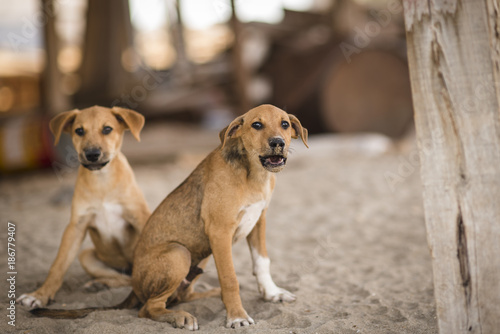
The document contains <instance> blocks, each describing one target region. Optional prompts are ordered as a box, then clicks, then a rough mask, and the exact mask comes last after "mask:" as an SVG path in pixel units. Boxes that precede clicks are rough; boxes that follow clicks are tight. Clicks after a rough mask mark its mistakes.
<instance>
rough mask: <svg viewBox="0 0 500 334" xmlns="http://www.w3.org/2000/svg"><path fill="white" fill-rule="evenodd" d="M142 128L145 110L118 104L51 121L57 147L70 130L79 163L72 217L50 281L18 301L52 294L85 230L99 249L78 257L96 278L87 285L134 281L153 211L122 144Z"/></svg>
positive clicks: (43, 301) (39, 302)
mask: <svg viewBox="0 0 500 334" xmlns="http://www.w3.org/2000/svg"><path fill="white" fill-rule="evenodd" d="M143 126H144V117H143V116H142V115H141V114H139V113H137V112H135V111H132V110H129V109H124V108H118V107H114V108H112V109H109V108H104V107H98V106H94V107H91V108H87V109H83V110H72V111H68V112H64V113H61V114H59V115H57V116H56V117H54V119H52V120H51V122H50V130H51V131H52V133H53V134H54V137H55V145H57V143H58V142H59V138H60V136H61V133H62V132H63V131H64V132H70V133H71V136H72V141H73V145H74V147H75V149H76V151H77V153H78V159H79V161H80V164H81V165H80V166H79V169H78V176H77V180H76V185H75V192H74V195H73V201H72V205H71V219H70V222H69V225H68V226H67V227H66V229H65V231H64V234H63V237H62V240H61V245H60V247H59V251H58V253H57V256H56V259H55V260H54V263H53V264H52V266H51V268H50V270H49V274H48V276H47V279H46V280H45V282H44V283H43V285H42V286H41V287H40V288H39V289H38V290H36V291H34V292H32V293H28V294H23V295H22V296H21V297H19V298H18V299H17V302H18V303H21V304H22V305H24V306H27V307H29V308H37V307H42V306H45V305H47V303H48V302H49V300H51V299H53V298H54V295H55V294H56V292H57V291H58V290H59V288H60V287H61V285H62V282H63V276H64V274H65V273H66V271H67V269H68V267H69V265H70V264H71V262H72V261H73V260H74V258H75V257H76V255H77V253H78V251H79V249H80V246H81V244H82V242H83V239H84V238H85V235H86V232H87V231H88V232H89V234H90V237H91V239H92V241H93V243H94V247H95V248H92V249H86V250H83V251H82V252H81V253H80V256H79V259H80V263H81V265H82V267H83V268H84V269H85V271H86V272H87V273H88V274H89V275H90V276H91V277H93V278H94V279H93V280H92V281H90V282H88V283H87V284H86V285H85V286H86V287H87V288H93V287H102V286H106V287H119V286H126V285H130V283H131V277H130V272H131V270H132V263H133V254H134V249H135V245H136V243H137V241H138V239H139V235H140V233H141V231H142V229H143V227H144V225H145V223H146V221H147V219H148V218H149V216H150V213H151V212H150V210H149V208H148V205H147V204H146V201H145V199H144V196H143V194H142V192H141V190H140V189H139V187H138V186H137V183H136V181H135V177H134V174H133V171H132V168H131V167H130V165H129V164H128V161H127V159H126V158H125V156H124V155H123V154H122V153H121V152H120V148H121V145H122V140H123V133H124V131H125V130H127V129H128V130H130V131H131V132H132V135H133V136H134V137H135V138H136V139H137V140H140V139H139V133H140V131H141V129H142V127H143ZM127 273H128V274H127Z"/></svg>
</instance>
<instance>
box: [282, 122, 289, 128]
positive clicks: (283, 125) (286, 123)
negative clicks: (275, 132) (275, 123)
mask: <svg viewBox="0 0 500 334" xmlns="http://www.w3.org/2000/svg"><path fill="white" fill-rule="evenodd" d="M281 127H282V128H283V129H285V130H286V129H288V128H289V127H290V123H288V122H287V121H283V122H281Z"/></svg>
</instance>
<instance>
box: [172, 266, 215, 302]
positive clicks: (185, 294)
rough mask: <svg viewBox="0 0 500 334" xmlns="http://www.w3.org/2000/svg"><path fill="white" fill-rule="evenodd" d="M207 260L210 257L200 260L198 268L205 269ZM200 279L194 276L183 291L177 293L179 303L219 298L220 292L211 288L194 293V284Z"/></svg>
mask: <svg viewBox="0 0 500 334" xmlns="http://www.w3.org/2000/svg"><path fill="white" fill-rule="evenodd" d="M209 259H210V257H207V258H205V259H203V260H201V261H200V263H199V264H198V268H200V269H205V266H206V265H207V262H208V260H209ZM200 277H201V275H198V276H196V277H195V278H194V279H193V280H192V281H191V283H190V284H189V286H188V287H187V288H186V289H185V290H183V291H179V296H178V299H179V301H180V302H189V301H192V300H196V299H201V298H208V297H217V296H218V297H220V291H221V290H220V288H213V289H210V290H208V291H204V292H195V291H194V284H195V283H196V281H197V280H198V279H199V278H200Z"/></svg>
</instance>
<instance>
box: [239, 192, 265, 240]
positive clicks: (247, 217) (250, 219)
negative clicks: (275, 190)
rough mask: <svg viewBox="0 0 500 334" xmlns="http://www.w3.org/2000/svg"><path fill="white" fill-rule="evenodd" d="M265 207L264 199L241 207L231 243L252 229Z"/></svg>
mask: <svg viewBox="0 0 500 334" xmlns="http://www.w3.org/2000/svg"><path fill="white" fill-rule="evenodd" d="M265 207H266V201H264V200H262V201H260V202H257V203H253V204H250V205H247V206H244V207H242V208H241V210H240V212H243V216H242V217H241V220H240V223H239V224H238V228H237V229H236V232H235V233H234V237H233V243H234V242H236V241H238V240H240V239H241V238H245V237H246V236H247V235H248V234H249V233H250V232H251V231H252V230H253V227H254V226H255V224H257V221H258V220H259V218H260V216H261V214H262V211H263V210H264V208H265Z"/></svg>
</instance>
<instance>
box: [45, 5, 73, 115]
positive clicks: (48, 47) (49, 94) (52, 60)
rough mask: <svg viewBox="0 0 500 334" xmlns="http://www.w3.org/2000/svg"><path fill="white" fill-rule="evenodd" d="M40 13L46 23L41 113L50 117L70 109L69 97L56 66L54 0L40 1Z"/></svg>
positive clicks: (56, 47) (56, 45)
mask: <svg viewBox="0 0 500 334" xmlns="http://www.w3.org/2000/svg"><path fill="white" fill-rule="evenodd" d="M41 10H42V15H45V20H46V24H45V25H44V26H43V37H44V51H45V65H44V68H43V72H42V75H41V92H42V94H41V96H42V98H41V104H42V108H41V109H42V113H43V114H44V115H46V116H47V117H52V116H54V115H56V114H58V113H60V112H63V111H67V110H69V109H70V102H69V97H68V96H67V95H66V94H64V93H63V92H62V79H63V78H62V73H61V71H60V70H59V67H58V66H57V56H58V54H59V38H58V36H57V32H56V11H55V8H54V0H42V1H41Z"/></svg>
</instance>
